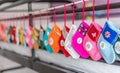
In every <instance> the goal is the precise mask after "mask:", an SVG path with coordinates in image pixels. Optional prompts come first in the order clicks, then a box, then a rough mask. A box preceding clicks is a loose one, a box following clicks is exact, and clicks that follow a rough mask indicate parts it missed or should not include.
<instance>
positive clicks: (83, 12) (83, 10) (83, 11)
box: [82, 0, 86, 21]
mask: <svg viewBox="0 0 120 73" xmlns="http://www.w3.org/2000/svg"><path fill="white" fill-rule="evenodd" d="M85 5H86V4H85V0H83V9H82V21H84V17H85Z"/></svg>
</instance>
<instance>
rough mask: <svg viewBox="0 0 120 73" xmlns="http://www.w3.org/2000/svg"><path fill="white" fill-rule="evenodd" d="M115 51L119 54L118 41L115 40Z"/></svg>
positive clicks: (119, 43)
mask: <svg viewBox="0 0 120 73" xmlns="http://www.w3.org/2000/svg"><path fill="white" fill-rule="evenodd" d="M115 52H116V53H117V54H120V42H116V43H115Z"/></svg>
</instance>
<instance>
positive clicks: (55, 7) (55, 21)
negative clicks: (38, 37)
mask: <svg viewBox="0 0 120 73" xmlns="http://www.w3.org/2000/svg"><path fill="white" fill-rule="evenodd" d="M54 24H56V7H54Z"/></svg>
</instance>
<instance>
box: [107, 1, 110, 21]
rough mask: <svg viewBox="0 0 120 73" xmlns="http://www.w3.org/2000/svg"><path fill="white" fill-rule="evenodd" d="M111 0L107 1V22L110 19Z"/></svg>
mask: <svg viewBox="0 0 120 73" xmlns="http://www.w3.org/2000/svg"><path fill="white" fill-rule="evenodd" d="M109 11H110V0H107V20H109V17H110V14H109V13H110V12H109Z"/></svg>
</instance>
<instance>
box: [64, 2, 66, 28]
mask: <svg viewBox="0 0 120 73" xmlns="http://www.w3.org/2000/svg"><path fill="white" fill-rule="evenodd" d="M64 25H65V26H66V4H64Z"/></svg>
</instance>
